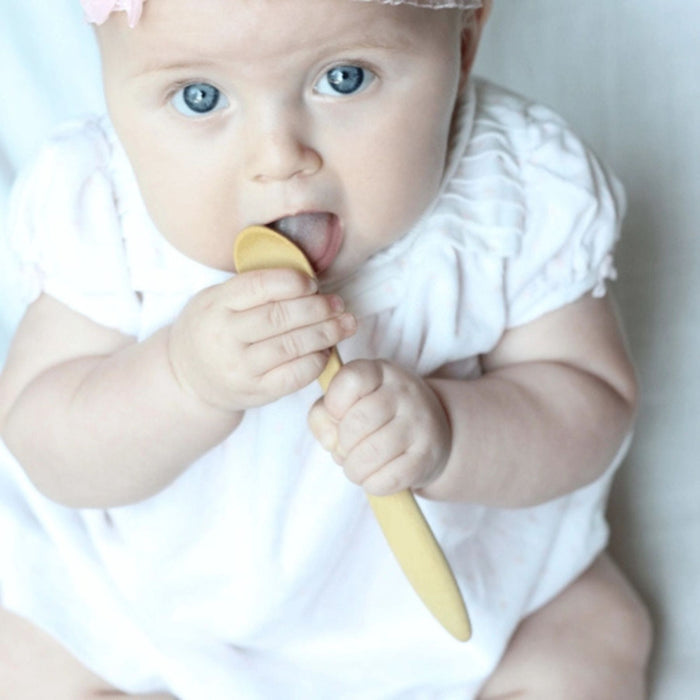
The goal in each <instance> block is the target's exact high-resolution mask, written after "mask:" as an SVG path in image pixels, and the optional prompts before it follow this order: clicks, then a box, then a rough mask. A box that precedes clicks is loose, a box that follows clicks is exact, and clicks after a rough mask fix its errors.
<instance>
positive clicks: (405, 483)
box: [342, 424, 417, 496]
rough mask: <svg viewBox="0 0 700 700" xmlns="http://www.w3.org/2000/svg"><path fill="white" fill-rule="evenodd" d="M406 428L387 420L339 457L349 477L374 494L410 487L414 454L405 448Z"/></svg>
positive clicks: (407, 436)
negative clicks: (398, 427) (347, 452)
mask: <svg viewBox="0 0 700 700" xmlns="http://www.w3.org/2000/svg"><path fill="white" fill-rule="evenodd" d="M408 444H410V437H409V435H408V434H407V431H402V430H397V426H396V425H394V424H388V425H385V426H383V427H382V428H380V429H379V430H377V431H376V432H374V433H373V434H372V435H370V436H369V437H368V438H366V439H365V440H363V441H362V442H360V443H359V444H358V445H357V446H356V447H355V448H354V449H353V450H352V451H351V452H350V453H349V454H348V455H347V456H345V457H344V458H343V459H342V467H343V470H344V471H345V475H346V476H347V478H348V479H350V481H352V482H354V483H356V484H358V485H359V486H362V488H363V489H364V490H365V491H366V492H367V493H371V494H373V495H376V496H385V495H388V494H390V493H395V492H396V491H402V490H403V489H406V488H409V487H411V486H412V485H413V484H414V483H415V480H416V471H417V469H416V464H415V461H416V460H415V457H414V456H413V455H411V454H410V453H409V452H408V451H407V445H408Z"/></svg>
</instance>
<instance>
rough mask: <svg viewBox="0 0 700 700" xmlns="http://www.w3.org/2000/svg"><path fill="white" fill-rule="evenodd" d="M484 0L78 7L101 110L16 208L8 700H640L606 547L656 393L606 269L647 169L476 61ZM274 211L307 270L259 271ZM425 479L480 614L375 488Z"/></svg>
mask: <svg viewBox="0 0 700 700" xmlns="http://www.w3.org/2000/svg"><path fill="white" fill-rule="evenodd" d="M489 4H490V3H488V2H486V3H484V4H483V5H482V3H481V2H478V1H477V0H447V1H446V2H440V1H439V0H438V1H436V0H391V1H387V2H382V1H381V0H369V1H363V0H313V1H311V0H255V1H252V2H251V1H250V0H148V2H146V3H144V2H142V0H132V1H131V2H130V1H129V0H111V1H110V0H83V6H84V7H85V9H86V13H87V17H88V19H89V20H90V21H92V22H95V23H96V24H97V25H98V27H97V37H98V41H99V45H100V50H101V55H102V61H103V74H104V87H105V95H106V98H107V104H108V111H109V115H108V116H105V117H99V118H92V119H88V120H86V121H83V122H81V123H73V124H70V125H67V126H66V127H64V128H62V129H61V130H60V131H59V132H58V133H57V134H56V136H55V138H53V139H52V141H51V142H50V143H49V144H48V145H47V147H46V149H45V150H44V151H43V153H42V154H41V155H40V156H39V157H38V159H37V160H36V162H35V163H34V164H33V165H32V167H31V168H30V169H29V170H28V171H27V172H26V173H25V174H24V175H23V176H22V177H21V178H20V180H19V182H18V184H17V187H16V191H15V195H14V200H13V210H12V220H11V237H12V240H11V243H12V245H13V248H14V250H15V251H16V254H17V261H18V265H19V266H20V267H21V270H22V272H23V275H24V279H25V281H26V289H25V290H24V291H25V294H26V301H27V310H26V314H25V316H24V319H23V321H22V322H21V324H20V327H19V329H18V331H17V334H16V337H15V339H14V341H13V344H12V347H11V349H10V353H9V356H8V360H7V363H6V366H5V368H4V371H3V373H2V375H1V378H0V430H1V432H2V437H3V441H4V443H3V445H2V452H0V479H1V480H2V493H3V500H2V510H1V511H0V512H1V516H2V524H3V533H4V545H3V548H2V550H1V552H2V556H1V557H0V591H1V601H2V605H3V612H2V614H1V615H0V617H1V618H2V624H1V625H0V642H1V644H0V650H1V651H0V687H2V688H3V691H4V692H6V693H7V694H8V697H12V698H17V699H21V698H33V697H51V698H67V699H70V700H78V699H82V698H97V697H100V698H105V697H119V696H122V695H123V693H130V694H132V696H133V697H151V698H165V697H177V698H181V699H182V700H218V699H221V700H223V699H230V698H237V699H238V698H265V699H267V698H291V697H303V698H311V699H313V698H319V699H321V698H323V699H326V698H345V697H347V698H363V700H364V699H370V698H378V699H386V698H399V697H400V698H483V699H487V698H492V699H495V698H506V697H522V698H537V699H538V700H548V699H552V700H554V699H561V698H567V699H574V698H581V699H584V698H586V699H588V698H595V699H596V700H607V699H610V700H620V699H621V698H625V699H629V700H634V699H636V698H643V697H644V696H645V689H644V674H645V666H646V659H647V654H648V647H649V637H650V633H649V629H648V623H647V618H646V614H645V611H644V609H643V607H642V606H641V604H640V602H639V601H638V599H637V598H636V596H635V594H634V593H633V591H632V590H631V588H630V587H629V585H628V584H627V583H626V581H625V580H624V579H623V577H622V576H621V574H620V573H619V571H618V570H617V568H616V567H615V566H614V564H613V563H612V562H611V560H610V559H609V558H608V557H607V556H606V555H605V554H604V553H603V552H604V548H605V544H606V538H607V527H606V525H605V520H604V507H605V498H606V494H607V490H608V488H609V484H610V481H611V478H612V475H613V472H614V470H615V468H616V466H617V465H618V463H619V461H620V459H621V457H622V455H623V454H624V449H625V447H626V444H627V441H628V440H627V438H628V435H629V433H630V430H631V426H632V422H633V417H634V413H635V402H636V386H635V379H634V374H633V370H632V368H631V365H630V361H629V359H628V356H627V353H626V350H625V347H624V342H623V339H622V336H621V332H620V329H619V326H618V323H617V321H616V318H615V315H614V312H613V311H612V308H611V304H610V302H609V301H608V299H607V297H605V296H604V292H605V287H604V280H605V278H606V277H610V276H612V274H613V271H614V269H613V267H612V262H611V260H612V250H613V247H614V244H615V241H616V239H617V235H618V231H619V223H620V216H621V210H622V209H623V195H622V192H621V189H620V186H619V184H618V183H617V181H616V180H615V179H614V178H613V177H612V176H611V175H610V174H609V173H608V171H607V170H606V169H605V168H604V167H603V166H602V165H601V164H599V163H598V161H597V160H596V159H595V158H594V157H593V155H592V154H591V153H590V152H589V151H588V150H587V149H586V148H585V146H583V145H582V144H581V142H580V141H579V140H578V139H577V138H576V137H575V136H574V135H573V134H572V133H571V132H570V131H569V129H568V128H567V127H566V125H565V124H564V123H563V122H562V121H561V120H560V119H559V118H558V117H557V116H556V115H554V114H553V113H552V112H550V111H549V110H547V109H545V108H543V107H540V106H538V105H534V104H532V103H530V102H528V101H526V100H524V99H522V98H520V97H518V96H515V95H513V94H510V93H507V92H505V91H503V90H501V89H499V88H496V87H495V86H493V85H490V84H488V83H485V82H483V81H479V80H476V79H474V78H471V77H470V69H471V66H472V63H473V61H474V57H475V53H476V50H477V47H478V44H479V40H480V36H481V32H482V28H483V26H484V23H485V21H486V18H487V15H488V9H489ZM251 224H266V225H269V226H271V227H272V228H274V229H276V230H277V231H279V232H280V233H282V234H283V235H285V236H287V237H289V238H290V239H291V240H293V241H294V242H295V243H296V244H297V245H298V246H299V247H300V248H301V249H302V250H303V251H304V252H305V253H306V255H307V257H308V258H309V260H310V261H311V263H312V265H313V267H314V269H315V271H316V273H317V277H318V281H315V280H311V279H309V278H308V277H306V276H305V275H303V274H301V273H298V272H294V271H292V270H285V269H275V270H265V271H255V272H244V273H240V274H235V270H234V266H233V260H232V249H233V244H234V241H235V240H236V236H237V235H238V233H239V232H240V231H241V230H242V229H244V228H245V227H246V226H249V225H251ZM335 345H339V346H340V350H341V354H342V356H343V358H344V359H345V361H346V362H347V364H346V365H345V366H344V367H343V368H342V370H341V371H340V373H339V374H338V375H337V376H336V377H335V378H334V380H333V381H332V383H331V385H330V387H329V389H328V392H327V394H326V395H325V397H322V398H319V390H318V388H317V385H316V383H315V380H316V379H317V378H318V376H319V374H320V373H321V371H322V370H323V368H324V366H325V364H326V361H327V357H328V353H329V350H330V348H332V347H333V346H335ZM5 446H6V447H5ZM334 462H336V463H337V464H338V465H340V467H341V468H342V473H341V471H340V469H338V468H334ZM406 488H410V489H413V490H414V491H415V492H416V493H417V494H418V495H419V496H421V497H422V498H421V505H422V507H423V510H424V512H425V514H426V516H427V518H428V520H429V521H430V523H431V525H432V527H433V529H434V532H435V534H436V536H437V538H438V540H439V541H440V543H441V545H442V547H443V549H444V551H445V553H446V555H447V558H448V559H449V561H450V563H451V565H452V567H453V569H454V572H455V575H456V577H457V580H458V583H459V585H460V588H461V590H462V593H463V595H464V598H465V601H466V604H467V607H468V609H469V612H470V616H471V621H472V625H473V630H474V634H473V637H472V639H471V640H470V641H469V642H467V643H464V644H463V643H460V642H457V641H455V640H454V639H452V638H451V637H449V636H448V635H447V634H446V633H445V632H444V630H443V629H442V628H441V627H440V626H439V625H438V624H437V623H436V622H435V620H434V619H433V618H432V617H431V616H430V615H429V614H428V613H427V612H426V610H425V608H424V607H423V606H422V605H421V603H420V601H419V600H418V598H417V597H416V596H415V593H414V592H413V591H412V590H411V588H410V586H409V585H408V584H407V583H406V581H405V579H404V578H403V576H402V574H401V571H400V569H399V568H398V566H397V564H396V561H395V560H394V559H393V557H392V556H391V553H390V551H389V549H388V548H387V546H386V543H385V541H384V540H383V538H382V535H381V532H380V531H379V529H378V527H377V525H376V523H375V521H374V520H373V518H372V515H371V512H370V511H369V509H368V507H367V503H366V499H365V498H364V493H363V492H366V493H370V494H374V495H380V496H381V495H387V494H391V493H394V492H396V491H399V490H402V489H406ZM20 543H21V544H20Z"/></svg>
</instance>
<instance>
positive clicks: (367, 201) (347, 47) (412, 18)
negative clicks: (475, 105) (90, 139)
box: [83, 0, 488, 278]
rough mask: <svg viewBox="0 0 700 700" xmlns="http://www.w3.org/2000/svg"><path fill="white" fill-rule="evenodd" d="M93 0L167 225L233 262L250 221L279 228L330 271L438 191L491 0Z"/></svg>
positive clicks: (129, 140)
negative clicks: (241, 234) (235, 246)
mask: <svg viewBox="0 0 700 700" xmlns="http://www.w3.org/2000/svg"><path fill="white" fill-rule="evenodd" d="M397 2H398V4H396V3H397ZM83 4H84V6H87V5H90V6H91V7H92V9H93V10H94V11H95V12H93V14H92V15H91V14H90V13H88V18H91V19H92V21H96V22H104V23H103V24H100V26H99V27H98V30H97V31H98V38H99V44H100V49H101V53H102V61H103V73H104V83H105V93H106V97H107V103H108V106H109V111H110V115H111V118H112V121H113V123H114V126H115V128H116V130H117V133H118V135H119V137H120V140H121V142H122V143H123V145H124V147H125V149H126V152H127V154H128V156H129V159H130V160H131V163H132V165H133V167H134V170H135V172H136V176H137V179H138V182H139V185H140V187H141V191H142V194H143V197H144V201H145V202H146V206H147V207H148V210H149V213H150V215H151V217H152V218H153V220H154V222H155V223H156V225H157V226H158V228H159V229H160V230H161V232H162V233H163V235H164V236H165V237H166V238H167V239H168V240H169V241H170V242H171V243H172V244H173V245H174V246H175V247H176V248H178V249H180V250H181V251H182V252H184V253H185V254H186V255H188V256H190V257H192V258H194V259H195V260H198V261H200V262H203V263H205V264H207V265H210V266H212V267H217V268H221V269H229V270H230V269H233V267H232V260H231V250H232V245H233V241H234V239H235V237H236V235H237V233H238V232H239V231H240V230H241V229H243V228H244V227H246V226H248V225H251V224H274V227H275V228H277V229H278V230H281V231H282V232H283V233H285V234H286V235H288V236H289V237H290V238H292V239H294V240H295V241H296V242H297V243H299V244H300V245H301V247H302V248H303V249H304V250H305V252H306V253H307V255H308V256H309V258H310V259H311V260H312V262H313V264H314V266H315V267H316V268H317V270H318V272H319V273H320V274H321V276H322V277H332V278H337V277H340V276H345V275H347V274H349V273H350V272H352V271H353V270H354V269H355V268H357V267H358V266H359V265H361V264H362V263H363V262H364V261H365V260H366V259H367V258H368V257H369V256H370V255H372V254H373V253H375V252H377V251H378V250H381V249H382V248H385V247H386V246H387V245H389V244H390V243H392V242H393V241H395V240H397V239H398V238H400V237H401V236H403V235H404V234H405V233H406V232H407V231H408V230H410V228H411V227H412V226H413V225H414V224H415V222H416V221H417V220H418V219H419V218H420V216H421V214H422V213H423V212H424V211H425V209H426V208H427V207H428V205H429V204H430V202H431V201H432V200H433V199H434V197H435V195H436V193H437V191H438V189H439V186H440V182H441V178H442V175H443V171H444V166H445V158H446V152H447V144H448V140H449V135H450V127H451V122H452V116H453V113H454V109H455V106H456V103H457V100H458V96H459V93H460V90H461V88H462V86H463V85H464V82H465V80H466V77H467V75H468V73H469V69H470V68H471V64H472V60H473V58H474V54H475V51H476V47H477V45H478V41H479V36H480V32H481V28H482V26H483V23H484V21H485V16H486V8H485V7H482V6H481V5H482V3H480V2H478V0H454V1H450V0H446V2H441V0H408V2H402V1H401V0H386V2H382V0H148V2H147V3H145V4H143V2H142V1H141V0H131V2H130V1H129V0H102V1H100V0H83ZM445 4H448V5H450V6H451V7H450V8H449V9H428V8H427V7H425V5H441V6H442V5H445ZM487 4H488V0H487ZM142 5H143V14H141V13H140V11H141V9H142V8H141V6H142ZM455 5H458V7H454V6H455ZM476 5H479V6H480V7H479V8H476ZM465 8H466V9H465ZM100 9H101V10H102V12H101V13H100V12H99V10H100ZM114 9H119V10H126V12H116V13H114V14H110V12H111V11H112V10H114ZM105 20H106V21H105ZM130 25H131V26H130Z"/></svg>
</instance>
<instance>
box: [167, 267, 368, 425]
mask: <svg viewBox="0 0 700 700" xmlns="http://www.w3.org/2000/svg"><path fill="white" fill-rule="evenodd" d="M317 289H318V288H317V285H316V282H315V281H313V280H311V279H310V278H309V277H307V276H306V275H304V274H302V273H299V272H295V271H293V270H256V271H254V272H244V273H241V274H238V275H236V276H235V277H233V278H231V279H230V280H228V281H227V282H224V283H223V284H220V285H216V286H214V287H210V288H208V289H205V290H204V291H202V292H200V293H199V294H197V295H196V296H195V297H193V298H192V299H191V300H190V302H189V303H188V304H187V305H186V306H185V308H184V309H183V311H182V312H181V314H180V315H179V317H178V318H177V319H176V320H175V321H174V323H173V324H172V326H171V330H170V339H169V348H168V352H169V359H170V363H171V366H172V369H173V372H174V374H175V376H176V378H177V379H178V381H179V382H180V384H181V385H182V386H183V387H184V388H185V389H186V390H188V391H190V392H191V393H193V394H195V395H196V396H198V397H199V398H200V399H201V400H203V401H204V402H206V403H207V404H209V405H212V406H215V407H217V408H222V409H224V410H228V411H241V410H245V409H246V408H249V407H251V406H259V405H262V404H266V403H270V402H271V401H274V400H276V399H278V398H280V397H282V396H285V395H286V394H291V393H293V392H294V391H297V390H298V389H300V388H302V387H304V386H306V385H307V384H309V383H310V382H312V381H313V380H314V379H316V378H317V377H318V375H319V374H320V373H321V372H322V370H323V368H324V367H325V365H326V361H327V352H328V349H329V348H331V347H332V346H334V345H336V344H337V343H338V342H340V341H341V340H343V339H344V338H346V337H348V336H350V335H352V334H353V333H354V332H355V328H356V322H355V319H354V318H353V316H351V315H350V314H347V313H344V312H343V303H342V300H341V299H340V298H339V297H337V296H334V295H324V294H317Z"/></svg>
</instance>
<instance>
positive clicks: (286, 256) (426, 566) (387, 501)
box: [233, 226, 471, 642]
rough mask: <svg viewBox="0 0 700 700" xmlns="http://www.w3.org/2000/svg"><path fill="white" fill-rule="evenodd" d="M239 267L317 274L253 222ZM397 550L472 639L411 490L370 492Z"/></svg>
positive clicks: (423, 594) (333, 367) (324, 380)
mask: <svg viewBox="0 0 700 700" xmlns="http://www.w3.org/2000/svg"><path fill="white" fill-rule="evenodd" d="M233 257H234V262H235V265H236V269H237V270H238V271H239V272H247V271H248V270H261V269H273V268H283V267H289V268H292V269H295V270H299V271H300V272H304V273H306V274H307V275H309V276H310V277H314V276H315V275H314V271H313V268H312V267H311V265H310V263H309V261H308V260H307V259H306V256H305V255H304V253H303V252H302V251H301V250H299V248H297V246H296V245H295V244H294V243H292V242H291V241H290V240H289V239H288V238H285V237H284V236H282V235H280V234H279V233H277V232H276V231H273V230H272V229H270V228H267V227H265V226H250V227H248V228H246V229H244V230H243V231H241V233H239V234H238V237H237V238H236V243H235V246H234V252H233ZM341 366H342V363H341V361H340V356H339V355H338V351H337V350H336V349H335V348H333V350H332V352H331V356H330V358H329V360H328V364H327V365H326V368H325V369H324V370H323V372H322V373H321V376H320V377H319V378H318V381H319V384H320V385H321V388H322V389H323V391H324V392H325V391H326V390H327V389H328V385H329V384H330V382H331V380H332V379H333V377H334V376H335V375H336V373H337V372H338V370H339V369H340V368H341ZM367 498H368V499H369V504H370V506H371V507H372V510H373V512H374V516H375V517H376V519H377V522H378V523H379V525H380V527H381V528H382V531H383V532H384V536H385V537H386V540H387V542H388V543H389V546H390V547H391V549H392V551H393V552H394V556H395V557H396V559H397V561H398V562H399V564H400V565H401V568H402V569H403V572H404V574H405V575H406V578H408V580H409V581H410V583H411V585H412V586H413V588H414V589H415V591H416V593H418V595H419V596H420V598H421V599H422V601H423V603H425V605H426V607H427V608H428V610H430V612H431V613H432V614H433V615H434V616H435V617H436V618H437V620H438V621H439V622H440V624H441V625H442V626H443V627H444V628H445V629H446V630H447V631H448V632H449V633H450V634H451V635H452V636H453V637H455V638H456V639H459V640H460V641H464V642H466V641H467V640H468V639H469V638H470V637H471V625H470V624H469V616H468V615H467V610H466V607H465V605H464V600H463V599H462V595H461V593H460V591H459V588H458V586H457V582H456V581H455V578H454V575H453V573H452V570H451V569H450V565H449V564H448V562H447V559H446V558H445V555H444V554H443V552H442V550H441V549H440V545H439V544H438V543H437V540H436V539H435V536H434V535H433V533H432V530H431V529H430V526H429V525H428V523H427V521H426V520H425V517H424V515H423V513H422V512H421V510H420V508H419V507H418V504H417V503H416V500H415V498H414V497H413V493H412V492H411V491H409V490H405V491H400V492H399V493H395V494H392V495H390V496H371V495H369V494H368V495H367Z"/></svg>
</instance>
